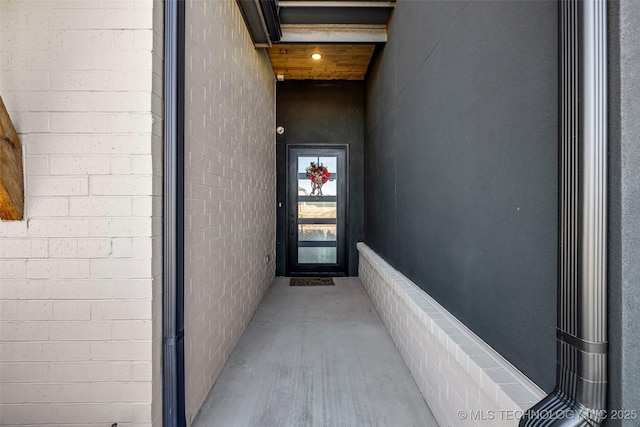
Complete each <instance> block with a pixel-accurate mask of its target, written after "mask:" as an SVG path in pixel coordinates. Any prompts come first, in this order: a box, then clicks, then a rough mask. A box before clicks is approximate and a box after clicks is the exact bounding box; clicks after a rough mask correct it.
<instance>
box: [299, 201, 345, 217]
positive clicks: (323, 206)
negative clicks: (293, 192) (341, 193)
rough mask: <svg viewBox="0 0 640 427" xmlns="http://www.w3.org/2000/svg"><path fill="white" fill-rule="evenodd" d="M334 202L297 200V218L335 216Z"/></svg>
mask: <svg viewBox="0 0 640 427" xmlns="http://www.w3.org/2000/svg"><path fill="white" fill-rule="evenodd" d="M336 212H337V208H336V202H298V218H336Z"/></svg>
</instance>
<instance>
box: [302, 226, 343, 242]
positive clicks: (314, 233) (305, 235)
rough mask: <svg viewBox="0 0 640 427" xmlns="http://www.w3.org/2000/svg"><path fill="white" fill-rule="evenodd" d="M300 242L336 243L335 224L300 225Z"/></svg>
mask: <svg viewBox="0 0 640 427" xmlns="http://www.w3.org/2000/svg"><path fill="white" fill-rule="evenodd" d="M298 240H307V241H309V240H312V241H335V240H336V225H335V224H298Z"/></svg>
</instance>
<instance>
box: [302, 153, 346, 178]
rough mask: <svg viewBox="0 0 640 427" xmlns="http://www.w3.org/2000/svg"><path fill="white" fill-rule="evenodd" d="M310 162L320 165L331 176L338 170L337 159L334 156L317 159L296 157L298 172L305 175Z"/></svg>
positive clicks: (314, 157) (315, 157)
mask: <svg viewBox="0 0 640 427" xmlns="http://www.w3.org/2000/svg"><path fill="white" fill-rule="evenodd" d="M311 162H314V163H318V162H320V163H322V165H323V166H324V167H326V168H327V169H328V170H329V172H331V174H334V173H336V171H337V170H338V158H337V157H336V156H330V157H318V156H299V157H298V172H299V173H307V168H308V167H309V166H311Z"/></svg>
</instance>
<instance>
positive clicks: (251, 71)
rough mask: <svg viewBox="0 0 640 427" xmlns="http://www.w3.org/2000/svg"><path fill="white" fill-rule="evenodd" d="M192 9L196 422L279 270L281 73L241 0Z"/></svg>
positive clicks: (190, 250)
mask: <svg viewBox="0 0 640 427" xmlns="http://www.w3.org/2000/svg"><path fill="white" fill-rule="evenodd" d="M186 7H187V10H186V22H187V29H186V34H187V40H186V45H187V51H186V63H187V70H186V136H185V156H186V165H185V170H186V185H185V193H186V200H185V205H186V208H185V210H186V215H185V222H186V224H185V229H186V230H185V247H186V249H185V251H186V252H185V288H186V289H185V359H186V366H185V367H186V373H185V376H186V417H187V423H188V424H189V423H191V421H192V419H193V418H194V417H195V415H196V413H197V411H198V409H199V408H200V406H201V404H202V402H203V401H204V399H205V397H206V396H207V394H208V393H209V390H210V389H211V386H212V385H213V382H214V381H215V379H216V378H217V376H218V374H219V372H220V370H221V369H222V366H223V365H224V363H225V362H226V360H227V358H228V357H229V355H230V353H231V351H232V350H233V348H234V347H235V345H236V343H237V341H238V340H239V339H240V336H241V334H242V332H243V331H244V329H245V327H246V326H247V324H248V322H249V320H250V319H251V316H252V315H253V313H254V311H255V309H256V307H257V305H258V303H259V302H260V300H261V298H262V296H263V295H264V293H265V291H266V289H267V288H268V286H269V284H270V283H271V282H272V280H273V277H274V272H275V266H274V262H273V260H274V248H275V76H274V75H273V71H272V70H271V66H270V64H269V61H268V58H267V57H266V54H265V52H264V51H263V50H256V49H255V48H254V46H253V43H252V41H251V38H250V36H249V33H248V32H247V30H246V28H245V25H244V22H243V20H242V16H241V13H240V10H239V8H238V6H237V5H236V2H235V1H233V0H223V1H220V0H203V1H194V2H187V3H186ZM267 255H269V260H270V261H269V262H266V257H267Z"/></svg>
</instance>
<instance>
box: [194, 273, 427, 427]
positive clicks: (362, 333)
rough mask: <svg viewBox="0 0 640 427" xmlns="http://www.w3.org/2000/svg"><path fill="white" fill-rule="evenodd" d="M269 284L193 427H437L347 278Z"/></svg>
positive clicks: (375, 318)
mask: <svg viewBox="0 0 640 427" xmlns="http://www.w3.org/2000/svg"><path fill="white" fill-rule="evenodd" d="M334 281H335V283H336V286H322V287H290V286H289V279H285V278H282V277H278V278H276V279H275V281H274V283H273V285H272V286H271V288H270V289H269V291H268V293H267V295H266V296H265V298H264V300H263V302H262V303H261V305H260V307H259V308H258V310H257V311H256V314H255V316H254V318H253V320H252V321H251V323H250V324H249V327H248V328H247V330H246V331H245V333H244V335H243V336H242V338H241V339H240V342H239V343H238V346H237V347H236V349H235V350H234V352H233V353H232V355H231V357H230V359H229V361H228V362H227V364H226V365H225V367H224V369H223V370H222V373H221V374H220V376H219V378H218V380H217V382H216V384H215V385H214V387H213V389H212V390H211V392H210V393H209V396H208V397H207V399H206V401H205V403H204V405H203V407H202V409H201V410H200V412H199V414H198V416H197V417H196V419H195V421H194V424H193V426H195V427H202V426H215V427H244V426H247V427H249V426H250V427H263V426H264V427H289V426H290V427H302V426H328V427H334V426H349V427H352V426H363V427H364V426H381V427H385V426H389V427H410V426H420V427H433V426H437V425H438V424H437V423H436V421H435V419H434V418H433V415H432V414H431V411H430V410H429V407H428V406H427V404H426V403H425V401H424V399H423V398H422V395H421V394H420V391H419V390H418V387H417V386H416V384H415V382H414V381H413V378H412V377H411V374H410V373H409V370H408V369H407V367H406V366H405V364H404V362H403V360H402V358H401V357H400V353H398V351H397V350H396V348H395V346H394V344H393V341H391V338H390V337H389V335H388V333H387V331H386V329H385V327H384V325H383V324H382V322H381V320H380V318H379V317H378V314H377V313H376V311H375V308H374V307H373V305H372V304H371V301H370V300H369V297H368V296H367V294H366V292H365V290H364V289H363V287H362V285H361V284H360V281H359V280H358V279H357V278H334Z"/></svg>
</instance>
